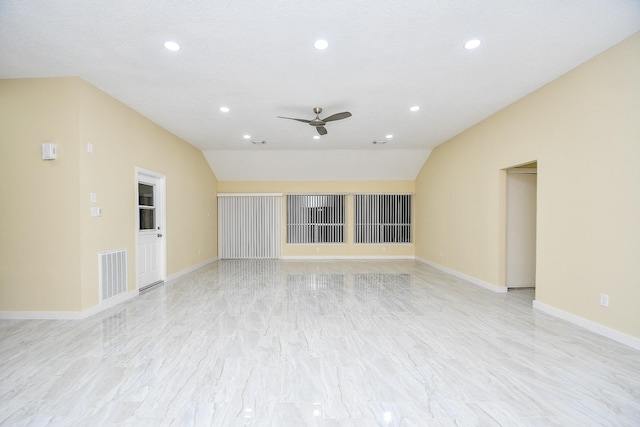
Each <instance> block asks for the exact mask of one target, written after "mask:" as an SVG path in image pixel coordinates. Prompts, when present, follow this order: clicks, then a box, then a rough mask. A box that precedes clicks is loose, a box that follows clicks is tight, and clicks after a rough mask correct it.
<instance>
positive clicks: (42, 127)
mask: <svg viewBox="0 0 640 427" xmlns="http://www.w3.org/2000/svg"><path fill="white" fill-rule="evenodd" d="M0 85H1V86H0V89H1V90H0V94H2V95H0V96H1V97H0V108H2V110H1V111H2V113H3V114H2V119H0V120H3V121H2V129H3V131H2V134H1V138H2V141H1V144H0V145H1V147H2V150H3V151H2V154H3V155H2V158H3V160H2V161H3V164H2V166H3V167H2V170H0V177H1V178H2V179H1V181H2V182H3V191H2V197H3V200H2V202H3V203H2V204H3V206H4V205H8V206H14V208H12V209H11V211H10V212H9V213H6V212H5V213H3V217H2V220H3V221H2V224H3V236H2V237H3V239H2V244H1V246H0V247H1V250H2V255H3V256H2V260H0V262H2V263H3V265H2V269H1V270H0V295H1V296H2V298H0V310H3V311H21V310H23V311H24V310H27V311H80V310H85V309H87V308H90V307H93V306H95V305H96V304H98V253H99V252H102V251H109V250H115V249H122V248H124V249H127V251H128V264H129V276H128V280H129V290H135V289H136V271H135V266H136V248H135V233H136V231H135V228H136V225H135V223H136V219H135V218H136V217H135V215H136V203H137V200H136V192H137V186H136V181H135V180H136V175H135V168H136V167H141V168H144V169H148V170H152V171H154V172H157V173H160V174H163V175H165V176H166V182H167V230H166V233H165V235H166V238H167V274H168V275H172V274H175V273H178V272H180V271H183V270H186V269H188V268H190V267H192V266H194V265H197V264H199V263H201V262H204V261H206V260H210V259H213V258H215V257H216V256H217V244H216V242H217V228H216V218H217V204H216V203H217V200H216V191H217V189H216V186H217V182H216V178H215V176H214V174H213V173H212V172H211V169H210V168H209V166H208V164H207V162H206V160H205V159H204V156H203V155H202V153H201V152H200V151H199V150H198V149H196V148H195V147H193V146H192V145H190V144H187V143H186V142H184V141H182V140H181V139H179V138H177V137H176V136H174V135H172V134H171V133H169V132H167V131H166V130H164V129H162V128H160V127H159V126H157V125H155V124H154V123H152V122H151V121H149V120H147V119H146V118H144V117H143V116H141V115H140V114H138V113H137V112H135V111H133V110H131V109H130V108H128V107H126V106H125V105H123V104H122V103H120V102H119V101H117V100H115V99H114V98H112V97H110V96H109V95H107V94H105V93H104V92H102V91H100V90H99V89H97V88H95V87H93V86H92V85H90V84H88V83H87V82H85V81H83V80H81V79H78V78H63V79H25V80H4V81H0ZM58 128H60V130H58ZM46 140H52V141H54V142H56V144H57V147H58V159H57V160H53V161H43V160H41V159H40V151H39V150H40V144H41V142H43V141H46ZM88 143H91V144H93V150H94V152H93V153H92V154H90V153H88V152H87V144H88ZM16 159H24V162H22V163H18V162H16ZM5 163H6V166H7V167H5ZM25 179H26V181H24V180H25ZM20 182H24V184H22V185H20V184H18V185H16V183H20ZM5 189H6V191H5ZM91 192H94V193H96V195H97V203H95V204H92V203H90V200H89V195H90V193H91ZM43 198H44V199H46V202H47V203H45V204H43V203H42V200H43ZM91 206H98V207H101V208H102V216H101V217H97V218H96V217H91V216H90V208H91ZM35 212H38V216H37V217H36V218H33V216H34V215H35ZM29 217H32V218H29ZM45 218H47V220H48V221H47V222H44V221H43V220H44V219H45ZM38 222H41V223H42V225H39V224H38ZM34 223H35V225H36V227H35V228H34V225H33V224H34ZM5 237H6V238H7V239H5ZM29 242H31V243H29ZM16 247H18V248H21V247H24V250H21V251H15V248H16ZM34 249H35V251H34ZM14 252H17V253H14ZM5 253H14V254H13V255H12V258H13V259H12V261H13V262H7V261H5V260H9V259H10V258H9V257H5V256H4V255H5ZM34 260H38V261H37V262H36V264H35V268H34V266H33V265H32V264H33V262H34ZM63 272H64V275H63ZM59 289H64V290H65V292H60V291H59ZM50 294H53V295H54V296H53V297H48V295H50Z"/></svg>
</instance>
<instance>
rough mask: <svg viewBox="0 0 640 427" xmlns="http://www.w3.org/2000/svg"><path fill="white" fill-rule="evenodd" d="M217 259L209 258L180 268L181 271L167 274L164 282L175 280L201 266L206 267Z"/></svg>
mask: <svg viewBox="0 0 640 427" xmlns="http://www.w3.org/2000/svg"><path fill="white" fill-rule="evenodd" d="M217 260H218V258H210V259H208V260H206V261H203V262H201V263H199V264H196V265H194V266H192V267H189V268H187V269H186V270H182V271H178V272H177V273H173V274H172V275H170V276H168V277H167V278H166V279H165V283H167V282H170V281H172V280H176V279H179V278H180V277H182V276H186V275H187V274H189V273H193V272H194V271H196V270H200V269H201V268H202V267H206V266H207V265H209V264H213V263H214V262H216V261H217Z"/></svg>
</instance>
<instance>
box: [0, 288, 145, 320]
mask: <svg viewBox="0 0 640 427" xmlns="http://www.w3.org/2000/svg"><path fill="white" fill-rule="evenodd" d="M136 296H138V291H137V290H136V291H128V292H125V293H123V294H120V295H117V296H115V297H113V298H110V299H108V300H106V301H103V302H102V303H101V304H98V305H95V306H93V307H90V308H88V309H86V310H83V311H0V319H13V320H81V319H86V318H87V317H91V316H93V315H95V314H98V313H100V312H101V311H104V310H107V309H109V308H111V307H114V306H116V305H118V304H121V303H123V302H125V301H127V300H130V299H131V298H135V297H136Z"/></svg>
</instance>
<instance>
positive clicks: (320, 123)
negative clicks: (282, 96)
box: [278, 107, 351, 135]
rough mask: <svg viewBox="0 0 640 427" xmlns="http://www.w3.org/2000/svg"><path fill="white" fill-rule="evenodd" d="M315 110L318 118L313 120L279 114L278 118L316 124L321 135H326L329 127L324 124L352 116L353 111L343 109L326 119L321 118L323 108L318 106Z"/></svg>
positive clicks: (311, 124)
mask: <svg viewBox="0 0 640 427" xmlns="http://www.w3.org/2000/svg"><path fill="white" fill-rule="evenodd" d="M313 112H314V113H315V115H316V118H315V119H312V120H307V119H296V118H293V117H283V116H278V118H279V119H288V120H295V121H298V122H302V123H307V124H308V125H310V126H314V127H315V128H316V130H317V131H318V133H319V134H320V135H326V134H327V128H326V127H324V126H325V125H326V124H327V122H334V121H336V120H342V119H346V118H349V117H351V113H350V112H348V111H343V112H342V113H336V114H332V115H330V116H329V117H325V118H324V119H321V118H320V113H322V108H320V107H316V108H314V109H313Z"/></svg>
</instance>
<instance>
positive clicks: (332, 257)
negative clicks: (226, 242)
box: [280, 255, 415, 261]
mask: <svg viewBox="0 0 640 427" xmlns="http://www.w3.org/2000/svg"><path fill="white" fill-rule="evenodd" d="M280 259H282V260H285V261H290V260H302V261H322V260H348V261H358V260H363V261H364V260H372V259H373V260H381V261H382V260H397V259H415V257H414V256H412V255H393V256H384V255H381V256H376V255H369V256H362V255H353V256H338V255H327V256H317V255H313V256H283V257H280Z"/></svg>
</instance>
